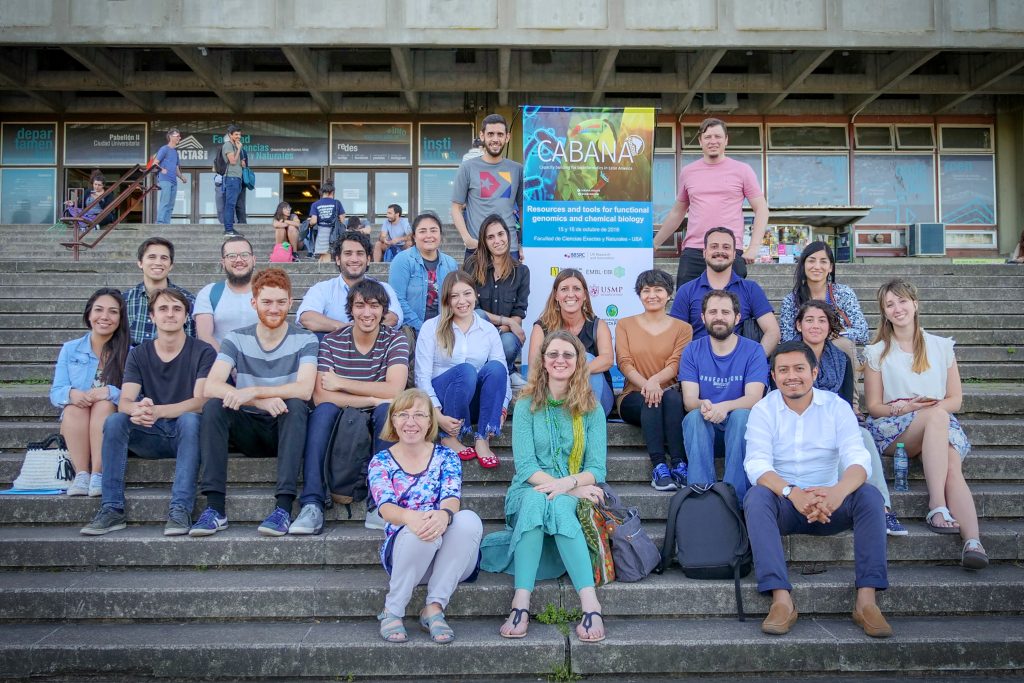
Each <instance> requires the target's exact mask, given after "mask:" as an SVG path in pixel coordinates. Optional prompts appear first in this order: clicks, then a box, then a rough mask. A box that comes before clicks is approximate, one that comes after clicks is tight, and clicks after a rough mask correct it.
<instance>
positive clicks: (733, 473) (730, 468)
mask: <svg viewBox="0 0 1024 683" xmlns="http://www.w3.org/2000/svg"><path fill="white" fill-rule="evenodd" d="M748 417H750V411H749V410H747V409H746V408H737V409H736V410H734V411H732V412H731V413H729V414H728V415H727V416H726V418H725V421H724V422H722V423H720V424H714V423H713V422H708V421H707V420H705V419H704V416H703V415H701V413H700V410H691V411H690V412H688V413H687V414H686V417H684V418H683V444H684V445H685V448H686V461H687V463H688V464H689V473H688V474H687V476H686V483H687V484H714V483H715V481H716V478H715V442H716V441H718V440H720V438H721V437H724V442H725V444H724V445H725V476H724V477H722V481H724V482H726V483H727V484H732V487H733V488H734V489H736V499H737V500H739V501H740V504H741V505H742V501H743V496H744V495H745V494H746V493H747V489H748V488H750V484H749V483H748V482H747V473H746V471H745V470H744V469H743V458H744V456H746V453H747V442H746V438H745V437H746V434H747V418H748Z"/></svg>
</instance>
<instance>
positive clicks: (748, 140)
mask: <svg viewBox="0 0 1024 683" xmlns="http://www.w3.org/2000/svg"><path fill="white" fill-rule="evenodd" d="M699 130H700V126H683V147H686V148H687V149H689V148H693V147H700V138H699V137H698V135H697V131H699ZM729 149H761V126H741V125H729Z"/></svg>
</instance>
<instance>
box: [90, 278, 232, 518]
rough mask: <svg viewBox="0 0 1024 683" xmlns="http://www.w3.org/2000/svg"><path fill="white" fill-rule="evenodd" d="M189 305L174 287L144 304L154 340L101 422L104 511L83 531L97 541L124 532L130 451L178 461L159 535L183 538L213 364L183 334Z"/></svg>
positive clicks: (128, 368)
mask: <svg viewBox="0 0 1024 683" xmlns="http://www.w3.org/2000/svg"><path fill="white" fill-rule="evenodd" d="M189 313H190V310H189V301H188V299H187V298H186V296H185V295H184V294H182V293H181V292H180V291H179V290H176V289H160V290H157V291H155V292H153V296H152V297H150V299H149V317H150V319H152V321H153V324H154V325H155V326H156V329H157V336H156V339H152V340H149V341H146V342H143V343H142V344H140V345H139V346H136V347H135V348H134V349H132V350H131V352H129V354H128V361H127V363H126V364H125V369H124V383H123V384H122V386H121V400H120V402H119V403H118V406H117V408H118V412H116V413H114V414H113V415H111V416H110V417H108V418H107V421H106V422H105V423H104V424H103V472H104V474H105V476H104V477H103V506H102V507H101V508H100V510H99V512H98V513H96V517H95V518H94V519H93V520H92V521H91V522H89V524H87V525H86V526H85V527H83V528H82V533H83V534H85V535H86V536H101V535H103V534H106V533H108V532H111V531H117V530H119V529H124V528H125V522H126V519H127V517H126V515H125V512H124V479H125V468H126V466H127V461H128V449H131V451H132V452H133V453H135V454H136V455H137V456H139V457H142V458H154V459H156V458H176V459H177V463H176V464H175V467H174V484H173V485H172V486H171V504H170V509H169V511H168V514H167V524H166V525H165V526H164V535H165V536H181V535H184V534H186V533H188V530H189V527H190V526H191V524H192V516H191V515H192V508H193V507H194V506H195V498H196V476H197V474H198V472H199V411H200V410H202V408H203V403H204V402H205V399H204V398H203V385H204V384H205V382H206V376H207V374H209V372H210V368H211V367H212V366H213V362H214V360H216V357H217V356H216V353H215V352H214V350H213V347H212V346H210V345H209V344H207V343H206V342H204V341H200V340H198V339H195V338H193V337H189V336H187V335H186V334H185V331H184V327H185V321H186V320H187V319H188V316H189Z"/></svg>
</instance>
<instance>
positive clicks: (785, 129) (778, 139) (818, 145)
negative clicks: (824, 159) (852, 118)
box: [768, 125, 848, 149]
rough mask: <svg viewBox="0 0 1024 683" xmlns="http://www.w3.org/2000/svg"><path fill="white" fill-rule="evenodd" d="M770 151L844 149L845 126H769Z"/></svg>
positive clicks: (845, 139) (845, 140) (845, 146)
mask: <svg viewBox="0 0 1024 683" xmlns="http://www.w3.org/2000/svg"><path fill="white" fill-rule="evenodd" d="M768 147H769V148H770V149H846V148H847V147H848V140H847V137H846V126H844V125H838V126H769V127H768Z"/></svg>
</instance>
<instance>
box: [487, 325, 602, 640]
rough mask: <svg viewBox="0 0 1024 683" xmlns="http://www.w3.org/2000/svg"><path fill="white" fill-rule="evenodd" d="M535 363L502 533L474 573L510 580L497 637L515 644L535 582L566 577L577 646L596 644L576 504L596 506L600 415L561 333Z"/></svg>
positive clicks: (595, 611) (589, 574) (571, 345)
mask: <svg viewBox="0 0 1024 683" xmlns="http://www.w3.org/2000/svg"><path fill="white" fill-rule="evenodd" d="M540 359H541V361H542V363H534V364H533V365H532V366H531V367H530V377H529V381H528V382H527V384H526V386H525V387H523V390H522V393H521V394H520V395H519V399H518V401H516V405H515V413H514V416H513V421H512V454H513V458H514V460H515V466H516V473H515V476H514V477H513V479H512V483H511V484H510V485H509V489H508V493H507V494H506V496H505V530H504V531H500V532H497V533H493V534H490V535H488V536H487V537H486V538H485V539H484V541H483V544H482V545H481V553H482V555H483V561H482V563H481V568H483V569H485V570H487V571H491V572H510V573H512V574H513V575H514V576H515V594H514V595H513V597H512V611H511V613H510V614H509V617H508V619H507V620H506V621H505V623H504V624H503V625H502V627H501V631H500V633H501V635H502V636H504V637H505V638H522V637H524V636H525V635H526V630H527V628H528V626H529V616H530V614H529V610H530V595H531V593H532V592H533V587H534V583H535V581H536V579H538V578H540V579H554V578H557V577H559V576H561V575H562V574H564V573H566V572H568V573H569V578H570V579H571V580H572V583H573V586H574V587H575V588H576V591H577V592H578V593H579V596H580V604H581V606H582V608H583V620H582V621H581V622H580V624H579V625H578V626H577V627H576V634H577V636H578V637H579V639H580V640H581V641H583V642H597V641H600V640H604V638H605V630H604V619H603V618H602V617H601V604H600V603H599V602H598V600H597V593H596V592H595V590H594V569H593V566H592V564H591V559H590V550H589V549H588V547H587V540H586V538H585V537H584V533H583V529H582V527H581V526H580V523H579V520H578V519H577V517H576V508H577V504H578V503H579V502H580V500H589V501H591V502H592V503H596V502H599V501H601V500H602V496H603V493H602V491H601V488H600V486H598V485H599V484H601V483H603V482H604V479H605V458H606V447H607V440H608V434H607V431H606V429H607V428H606V424H605V418H604V410H603V409H602V408H601V406H600V404H598V402H597V399H596V398H595V397H594V393H593V391H592V390H591V389H590V371H589V370H588V368H587V359H586V351H584V349H583V345H582V344H580V341H579V340H578V339H577V338H576V337H575V335H573V334H570V333H569V332H566V331H564V330H559V331H555V332H551V333H550V334H548V335H547V336H546V337H544V341H543V343H542V344H541V349H540Z"/></svg>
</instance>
